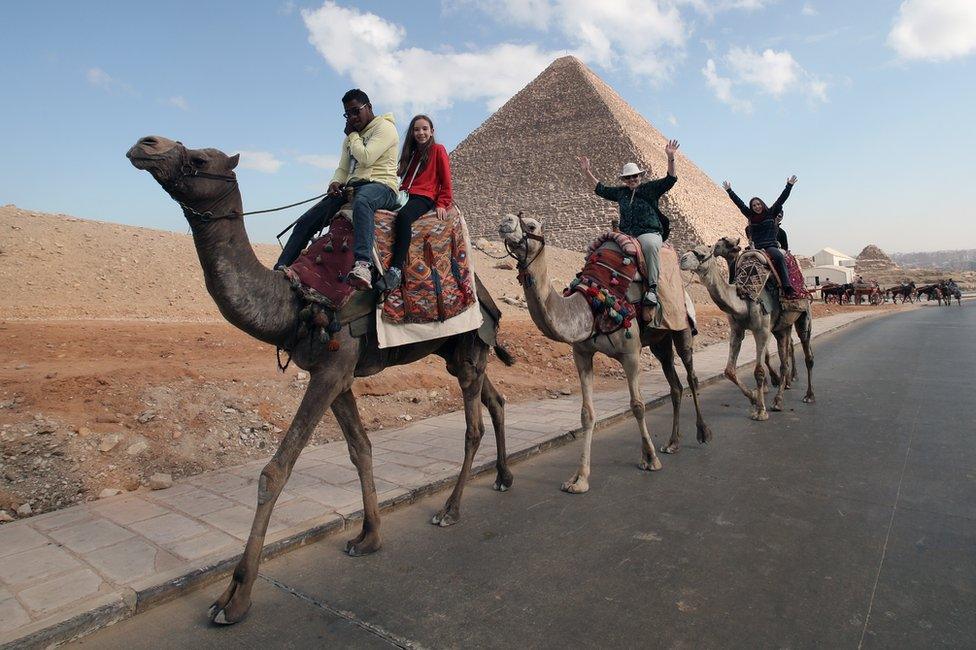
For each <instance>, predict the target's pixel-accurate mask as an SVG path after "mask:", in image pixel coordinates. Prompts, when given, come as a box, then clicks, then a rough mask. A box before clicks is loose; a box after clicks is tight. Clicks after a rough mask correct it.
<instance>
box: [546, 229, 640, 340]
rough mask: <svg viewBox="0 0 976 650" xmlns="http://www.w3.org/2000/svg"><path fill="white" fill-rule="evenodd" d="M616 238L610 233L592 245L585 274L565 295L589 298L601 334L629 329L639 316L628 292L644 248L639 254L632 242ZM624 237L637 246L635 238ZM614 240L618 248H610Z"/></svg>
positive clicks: (578, 276)
mask: <svg viewBox="0 0 976 650" xmlns="http://www.w3.org/2000/svg"><path fill="white" fill-rule="evenodd" d="M615 234H618V233H606V234H605V235H601V236H600V237H598V238H597V239H596V240H595V241H594V242H593V243H592V244H590V247H589V248H588V249H587V251H588V254H587V256H586V263H585V264H584V266H583V270H582V271H580V272H579V273H577V274H576V279H574V280H573V281H572V282H570V284H569V287H568V288H567V289H566V290H565V291H564V292H563V294H564V295H566V296H569V295H572V293H573V292H574V291H579V292H580V293H582V294H583V295H584V296H586V298H587V299H588V300H589V301H590V308H591V309H592V310H593V314H594V315H595V316H596V329H597V332H598V333H600V334H610V333H611V332H616V331H617V330H619V329H621V328H629V327H630V325H631V323H632V322H633V320H634V316H635V315H636V309H635V308H634V305H632V304H631V303H630V302H629V301H628V300H627V289H628V288H629V287H630V284H631V282H633V281H634V279H635V278H636V277H637V275H638V268H639V267H638V265H637V254H636V251H639V250H640V247H639V246H637V247H636V251H635V249H634V246H632V245H630V244H629V242H627V241H623V242H617V241H616V239H615V238H614V237H612V235H615ZM622 237H623V238H625V239H626V240H630V241H631V242H633V244H636V241H634V240H633V238H632V237H627V236H626V235H622ZM611 240H613V243H616V244H617V245H616V246H613V245H609V244H610V242H611ZM628 251H629V252H628Z"/></svg>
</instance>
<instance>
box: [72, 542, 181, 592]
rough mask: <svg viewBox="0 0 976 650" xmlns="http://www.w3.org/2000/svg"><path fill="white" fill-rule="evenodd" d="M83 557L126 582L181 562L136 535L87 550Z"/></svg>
mask: <svg viewBox="0 0 976 650" xmlns="http://www.w3.org/2000/svg"><path fill="white" fill-rule="evenodd" d="M83 557H84V558H85V561H86V562H88V563H89V564H91V565H92V566H94V567H95V568H96V569H98V570H99V572H101V573H102V575H104V576H105V577H107V578H108V579H109V580H111V581H112V582H115V583H116V584H126V583H129V582H132V581H134V580H138V579H139V578H143V577H145V576H148V575H151V574H153V573H159V572H162V571H169V570H170V569H175V568H176V567H178V566H180V565H182V564H184V562H182V561H181V560H179V559H178V558H176V557H175V556H173V555H171V554H169V553H167V552H165V551H163V550H161V549H159V548H157V547H156V546H155V545H153V544H152V543H150V542H149V541H147V540H144V539H139V538H138V537H136V538H133V539H127V540H125V541H124V542H120V543H118V544H115V545H114V546H106V547H105V548H100V549H98V550H97V551H92V552H91V553H86V554H85V555H84V556H83Z"/></svg>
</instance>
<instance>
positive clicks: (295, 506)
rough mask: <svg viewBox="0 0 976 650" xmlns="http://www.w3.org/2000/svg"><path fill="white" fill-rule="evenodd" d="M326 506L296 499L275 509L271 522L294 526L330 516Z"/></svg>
mask: <svg viewBox="0 0 976 650" xmlns="http://www.w3.org/2000/svg"><path fill="white" fill-rule="evenodd" d="M331 513H332V510H331V509H329V508H328V507H327V506H325V505H323V504H321V503H319V502H318V501H312V500H311V499H304V498H301V497H299V498H297V499H294V500H292V501H290V502H288V503H287V504H285V505H283V506H281V507H277V506H276V507H275V509H274V512H272V513H271V521H277V522H280V523H282V524H284V525H285V526H294V525H296V524H300V523H302V522H303V521H308V520H309V519H317V518H320V517H324V516H326V515H328V514H331Z"/></svg>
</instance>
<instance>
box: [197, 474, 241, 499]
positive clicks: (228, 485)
mask: <svg viewBox="0 0 976 650" xmlns="http://www.w3.org/2000/svg"><path fill="white" fill-rule="evenodd" d="M190 482H191V483H193V484H194V485H199V486H200V487H205V488H206V489H208V490H210V491H211V492H216V493H217V494H222V493H224V492H230V491H231V490H237V489H239V488H242V487H244V486H245V485H250V484H252V483H254V484H256V483H257V482H258V477H257V476H255V477H254V478H253V479H247V478H244V477H243V476H238V475H236V474H232V473H230V472H209V473H207V474H201V475H199V476H195V477H193V478H191V479H190Z"/></svg>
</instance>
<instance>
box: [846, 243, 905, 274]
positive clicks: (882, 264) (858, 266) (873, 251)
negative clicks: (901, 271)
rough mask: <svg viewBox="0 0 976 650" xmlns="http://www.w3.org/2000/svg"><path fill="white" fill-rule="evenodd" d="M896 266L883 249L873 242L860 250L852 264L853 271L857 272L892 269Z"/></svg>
mask: <svg viewBox="0 0 976 650" xmlns="http://www.w3.org/2000/svg"><path fill="white" fill-rule="evenodd" d="M897 268H898V265H897V264H895V263H894V262H893V261H892V259H891V258H890V257H888V255H887V254H886V253H885V252H884V251H883V250H881V249H880V248H878V247H877V246H875V245H874V244H868V245H867V246H865V247H864V250H862V251H861V252H860V254H859V255H858V256H857V260H856V262H855V264H854V271H855V272H857V273H866V272H875V273H877V272H878V271H892V270H896V269H897Z"/></svg>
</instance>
